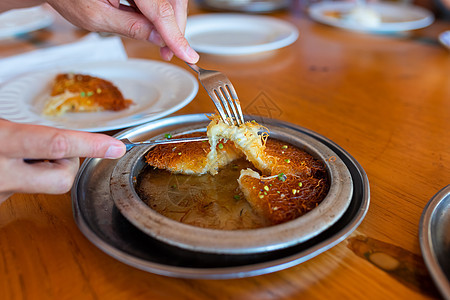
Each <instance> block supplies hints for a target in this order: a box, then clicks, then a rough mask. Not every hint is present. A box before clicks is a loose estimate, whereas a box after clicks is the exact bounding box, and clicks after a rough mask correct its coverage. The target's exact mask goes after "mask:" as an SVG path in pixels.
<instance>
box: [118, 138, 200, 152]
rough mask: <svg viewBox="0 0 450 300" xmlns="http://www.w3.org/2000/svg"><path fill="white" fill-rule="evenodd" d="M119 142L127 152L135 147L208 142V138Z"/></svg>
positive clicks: (124, 140)
mask: <svg viewBox="0 0 450 300" xmlns="http://www.w3.org/2000/svg"><path fill="white" fill-rule="evenodd" d="M120 141H121V142H122V143H124V144H125V146H126V149H127V151H129V150H131V149H132V148H134V147H136V146H153V145H160V144H175V143H187V142H200V141H208V137H205V136H198V137H191V138H179V139H165V140H153V141H143V142H132V141H130V140H129V139H127V138H123V139H121V140H120Z"/></svg>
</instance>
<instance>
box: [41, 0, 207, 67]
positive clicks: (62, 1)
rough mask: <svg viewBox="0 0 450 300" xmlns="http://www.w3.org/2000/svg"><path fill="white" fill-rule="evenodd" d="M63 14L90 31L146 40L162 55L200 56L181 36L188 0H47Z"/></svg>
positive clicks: (195, 58)
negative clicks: (159, 48) (124, 3)
mask: <svg viewBox="0 0 450 300" xmlns="http://www.w3.org/2000/svg"><path fill="white" fill-rule="evenodd" d="M47 2H48V3H49V4H50V5H51V6H52V7H53V8H54V9H56V10H57V11H58V12H59V13H60V14H61V15H62V16H63V17H65V18H66V19H67V20H68V21H70V22H71V23H73V24H74V25H76V26H79V27H81V28H84V29H86V30H89V31H103V32H112V33H118V34H121V35H124V36H128V37H131V38H135V39H139V40H148V41H150V42H152V43H154V44H156V45H158V46H160V47H161V51H160V52H161V56H162V58H163V59H165V60H170V59H171V58H172V56H173V54H175V55H176V56H177V57H179V58H180V59H182V60H184V61H186V62H189V63H196V62H197V61H198V59H199V55H198V54H197V52H195V51H194V50H193V49H192V48H191V47H190V46H189V43H188V42H187V40H186V39H185V38H184V30H185V28H186V19H187V4H188V0H135V1H132V0H129V1H128V2H129V3H130V5H131V6H127V7H125V6H124V5H121V4H120V0H47Z"/></svg>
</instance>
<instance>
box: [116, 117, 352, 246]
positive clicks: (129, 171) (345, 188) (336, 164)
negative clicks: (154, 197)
mask: <svg viewBox="0 0 450 300" xmlns="http://www.w3.org/2000/svg"><path fill="white" fill-rule="evenodd" d="M247 120H250V118H247ZM156 123H158V122H156ZM209 123H210V120H208V119H206V117H205V121H204V122H198V123H197V124H196V125H195V126H189V127H187V126H186V125H185V124H184V123H183V122H180V121H178V120H177V121H174V124H177V125H178V129H177V130H175V131H174V130H171V131H170V133H171V134H172V135H173V136H176V135H179V134H186V133H190V132H192V131H205V130H206V127H207V126H208V124H209ZM272 123H273V121H272V120H270V121H266V122H265V123H264V127H266V128H267V129H268V130H269V131H270V137H272V138H274V139H277V140H280V141H283V142H285V143H288V144H291V145H293V146H295V147H297V148H298V149H301V150H304V151H306V152H308V153H309V154H310V155H312V156H313V157H314V158H316V159H318V160H320V161H322V162H324V164H325V166H326V169H327V173H328V177H329V179H330V189H329V191H328V193H327V196H326V197H325V198H324V199H323V200H322V202H320V204H319V205H318V206H317V207H316V208H314V209H313V210H311V211H310V212H308V213H306V214H304V215H303V216H301V217H299V218H296V219H294V220H292V221H289V222H285V223H283V224H278V225H275V226H268V227H264V228H258V229H251V230H217V229H209V228H200V227H197V226H192V225H187V224H183V223H181V222H178V221H175V220H172V219H170V218H167V217H165V216H163V215H161V214H160V213H158V212H156V211H155V210H153V209H152V208H150V207H149V206H148V205H147V204H146V203H145V202H144V201H142V200H141V199H140V198H139V196H138V195H137V193H136V191H135V188H134V183H133V178H137V177H138V176H139V174H140V173H141V171H142V169H143V168H144V167H145V166H146V165H147V164H146V163H145V157H144V156H145V155H146V153H147V152H148V151H149V150H150V149H151V147H136V148H134V149H132V150H131V151H129V152H128V153H126V154H125V155H124V157H122V158H121V159H120V160H119V161H118V162H117V164H116V167H115V168H114V170H113V173H112V175H111V181H110V183H111V197H112V199H113V200H114V203H115V205H116V207H117V208H118V209H119V211H120V212H121V213H122V215H123V216H124V217H125V218H127V220H128V221H130V222H131V223H132V224H133V225H134V226H136V227H137V228H139V229H141V230H142V231H143V232H145V233H147V234H148V235H150V236H152V237H154V238H156V239H159V240H161V241H163V242H166V243H168V244H171V245H174V246H178V247H181V248H185V249H188V250H192V251H201V252H207V253H221V254H243V253H246V254H250V253H257V252H267V251H273V250H278V249H281V248H286V247H289V246H293V245H295V244H298V243H302V242H304V241H306V240H308V239H310V238H312V237H314V236H316V235H318V234H319V233H321V232H322V231H324V230H326V229H327V228H329V227H330V226H332V225H333V224H334V223H335V222H336V221H337V220H339V218H340V217H341V216H342V215H343V214H344V212H345V210H346V209H347V208H348V206H349V204H350V201H351V197H352V193H353V183H352V179H351V176H350V172H349V171H348V169H347V167H346V165H345V164H344V162H343V161H342V160H341V159H340V158H339V157H338V156H337V155H336V153H334V152H333V151H332V150H331V149H330V148H328V147H327V146H326V145H324V144H322V143H320V142H319V141H317V140H316V139H314V138H311V137H310V136H308V135H306V134H303V133H301V132H298V131H297V130H292V129H289V128H286V127H285V126H276V125H274V124H272ZM163 128H164V126H161V127H159V128H158V130H160V129H163ZM146 134H147V135H152V139H161V138H163V137H160V136H157V135H153V131H152V130H147V132H146ZM126 135H127V138H131V139H133V138H134V136H133V131H128V132H127V133H126ZM205 135H206V133H205Z"/></svg>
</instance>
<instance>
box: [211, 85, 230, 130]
mask: <svg viewBox="0 0 450 300" xmlns="http://www.w3.org/2000/svg"><path fill="white" fill-rule="evenodd" d="M208 94H209V97H210V98H211V100H212V101H213V102H214V105H215V106H216V108H217V111H218V112H219V114H220V117H221V118H222V120H223V121H224V122H225V123H226V124H228V125H233V124H230V121H229V118H227V115H226V113H225V111H224V110H223V107H222V104H221V100H219V98H218V95H216V93H215V90H211V91H209V90H208Z"/></svg>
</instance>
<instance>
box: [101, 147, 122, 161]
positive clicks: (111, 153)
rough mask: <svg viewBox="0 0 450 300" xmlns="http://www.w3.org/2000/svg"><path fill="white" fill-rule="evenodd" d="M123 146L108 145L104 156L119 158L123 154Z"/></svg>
mask: <svg viewBox="0 0 450 300" xmlns="http://www.w3.org/2000/svg"><path fill="white" fill-rule="evenodd" d="M123 150H124V148H123V147H120V146H109V148H108V150H106V153H105V158H119V157H121V156H122V155H123V154H124V151H123Z"/></svg>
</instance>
